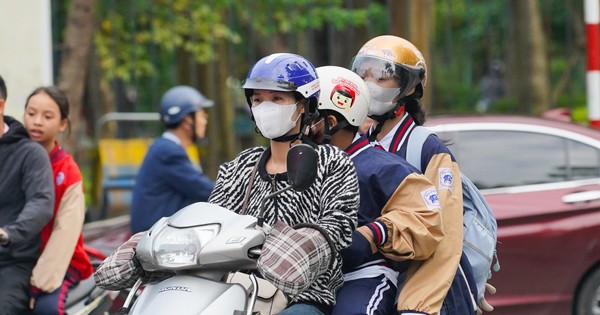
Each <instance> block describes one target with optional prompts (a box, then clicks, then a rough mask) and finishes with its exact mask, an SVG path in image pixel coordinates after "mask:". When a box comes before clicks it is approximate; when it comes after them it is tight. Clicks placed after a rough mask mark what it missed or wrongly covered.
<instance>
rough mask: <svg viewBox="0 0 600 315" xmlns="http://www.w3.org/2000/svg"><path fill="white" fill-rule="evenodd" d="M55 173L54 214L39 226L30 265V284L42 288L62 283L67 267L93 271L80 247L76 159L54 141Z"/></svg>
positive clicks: (81, 210) (81, 207)
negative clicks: (38, 247)
mask: <svg viewBox="0 0 600 315" xmlns="http://www.w3.org/2000/svg"><path fill="white" fill-rule="evenodd" d="M50 162H51V164H52V171H53V173H54V192H55V195H56V199H55V202H54V215H53V216H52V219H51V220H50V222H48V224H46V226H44V228H43V229H42V255H41V256H40V258H39V259H38V262H37V264H36V266H35V268H33V274H32V277H31V284H32V286H33V287H35V288H38V289H40V290H42V291H44V292H52V291H54V290H56V289H57V288H58V287H60V286H61V285H62V282H63V280H64V278H65V274H66V272H67V269H69V271H70V272H77V273H78V275H79V277H80V278H81V279H86V278H88V277H89V276H91V275H92V272H93V268H92V263H91V262H90V258H89V257H88V255H87V253H86V252H85V250H84V248H83V236H82V234H81V230H82V228H83V222H84V220H85V198H84V193H83V183H82V179H81V172H80V171H79V167H78V166H77V163H75V160H73V158H72V157H71V156H70V155H69V154H67V153H66V152H65V150H63V149H62V148H61V147H60V144H59V143H58V142H56V143H55V146H54V149H53V150H52V152H50Z"/></svg>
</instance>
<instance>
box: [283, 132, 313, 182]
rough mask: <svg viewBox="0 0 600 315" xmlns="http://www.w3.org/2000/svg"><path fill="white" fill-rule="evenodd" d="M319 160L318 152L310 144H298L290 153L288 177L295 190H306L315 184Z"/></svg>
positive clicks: (288, 157)
mask: <svg viewBox="0 0 600 315" xmlns="http://www.w3.org/2000/svg"><path fill="white" fill-rule="evenodd" d="M318 159H319V157H318V156H317V152H316V151H315V149H314V148H313V147H311V146H310V145H308V144H304V143H302V144H297V145H295V146H293V147H292V148H291V149H290V150H289V151H288V155H287V175H288V181H289V182H290V185H292V188H293V189H294V190H297V191H303V190H306V189H308V187H310V186H311V185H312V184H313V183H314V182H315V179H316V178H317V163H318Z"/></svg>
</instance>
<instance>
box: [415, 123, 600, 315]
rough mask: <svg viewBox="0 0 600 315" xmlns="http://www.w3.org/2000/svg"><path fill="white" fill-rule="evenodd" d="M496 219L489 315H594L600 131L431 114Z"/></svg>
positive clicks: (598, 278) (599, 265)
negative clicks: (496, 269)
mask: <svg viewBox="0 0 600 315" xmlns="http://www.w3.org/2000/svg"><path fill="white" fill-rule="evenodd" d="M426 126H427V127H428V128H430V129H431V130H433V131H435V132H436V133H437V134H438V135H439V136H440V137H441V138H442V139H443V140H444V141H446V143H448V144H449V148H450V150H451V151H452V153H453V154H454V156H455V157H456V159H457V160H458V163H459V165H460V167H461V170H462V171H463V173H465V174H466V175H467V176H468V177H469V178H470V179H471V180H472V181H473V182H474V183H475V184H476V185H477V186H478V187H479V188H480V189H481V190H482V192H483V193H484V195H485V197H486V199H487V201H488V202H489V203H490V205H491V207H492V209H493V211H494V213H495V215H496V219H497V221H498V245H497V253H498V257H499V262H500V266H501V269H500V271H499V272H493V277H492V278H491V279H490V280H489V283H491V284H493V285H494V286H495V287H496V288H497V290H498V291H497V293H496V294H495V295H489V294H488V301H489V302H490V303H491V304H492V305H493V306H494V307H495V310H494V312H493V313H492V314H494V315H505V314H511V315H520V314H523V315H524V314H527V315H531V314H536V315H542V314H547V315H550V314H552V315H565V314H577V315H580V314H586V315H587V314H600V131H598V130H594V129H591V128H587V127H584V126H581V125H578V124H575V123H569V122H563V121H558V120H550V119H542V118H533V117H518V116H453V117H432V118H429V119H428V120H427V123H426Z"/></svg>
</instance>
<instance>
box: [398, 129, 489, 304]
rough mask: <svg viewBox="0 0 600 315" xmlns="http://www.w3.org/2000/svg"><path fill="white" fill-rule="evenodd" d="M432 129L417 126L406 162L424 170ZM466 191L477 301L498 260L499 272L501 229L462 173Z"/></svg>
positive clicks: (466, 242)
mask: <svg viewBox="0 0 600 315" xmlns="http://www.w3.org/2000/svg"><path fill="white" fill-rule="evenodd" d="M431 134H433V132H432V131H430V130H429V129H427V128H425V127H422V126H416V127H415V128H414V130H413V131H412V134H411V136H410V137H409V138H408V144H407V148H406V160H407V161H408V162H409V163H410V164H411V165H413V166H414V167H416V168H417V169H418V170H419V171H421V172H422V170H421V150H422V148H423V144H424V143H425V140H426V139H427V137H429V135H431ZM460 178H461V181H462V190H463V226H464V235H463V252H464V253H465V255H466V256H467V258H468V259H469V263H470V264H471V268H472V269H473V278H474V279H475V282H476V284H477V298H478V300H481V299H482V298H483V297H484V293H485V285H486V283H487V280H488V279H490V278H491V277H492V272H491V268H492V267H491V266H492V263H493V261H494V258H495V259H496V264H495V265H494V267H493V269H494V271H496V272H497V271H499V270H500V264H499V262H498V256H497V254H496V242H497V240H498V225H497V223H496V217H495V216H494V213H493V212H492V209H491V208H490V205H489V204H488V203H487V201H486V200H485V198H484V197H483V194H482V193H481V192H480V191H479V189H478V188H477V186H475V184H473V182H472V181H471V180H470V179H469V178H468V177H467V176H466V175H465V174H463V173H462V172H461V173H460Z"/></svg>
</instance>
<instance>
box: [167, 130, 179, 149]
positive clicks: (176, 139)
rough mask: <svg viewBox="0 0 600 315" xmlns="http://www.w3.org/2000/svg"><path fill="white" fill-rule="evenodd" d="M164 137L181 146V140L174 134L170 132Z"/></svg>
mask: <svg viewBox="0 0 600 315" xmlns="http://www.w3.org/2000/svg"><path fill="white" fill-rule="evenodd" d="M162 137H163V138H165V139H167V140H171V141H173V142H175V143H177V144H179V145H181V140H180V139H179V138H178V137H177V136H176V135H175V134H174V133H172V132H170V131H165V132H163V134H162ZM181 146H182V145H181Z"/></svg>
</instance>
